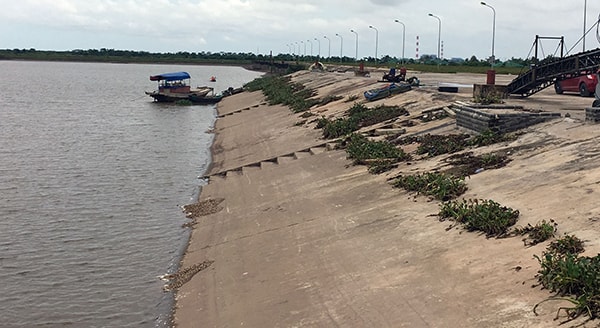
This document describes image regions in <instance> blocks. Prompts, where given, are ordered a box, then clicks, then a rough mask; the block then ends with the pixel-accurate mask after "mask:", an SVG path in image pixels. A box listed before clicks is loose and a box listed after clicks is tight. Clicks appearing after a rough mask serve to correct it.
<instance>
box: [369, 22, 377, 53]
mask: <svg viewBox="0 0 600 328" xmlns="http://www.w3.org/2000/svg"><path fill="white" fill-rule="evenodd" d="M369 28H372V29H374V30H375V62H377V47H378V43H379V30H377V29H376V28H375V27H374V26H373V25H369Z"/></svg>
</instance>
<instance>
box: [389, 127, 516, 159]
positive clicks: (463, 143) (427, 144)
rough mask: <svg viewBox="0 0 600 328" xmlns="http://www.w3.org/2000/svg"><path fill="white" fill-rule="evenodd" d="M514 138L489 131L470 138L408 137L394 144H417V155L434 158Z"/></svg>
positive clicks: (464, 135)
mask: <svg viewBox="0 0 600 328" xmlns="http://www.w3.org/2000/svg"><path fill="white" fill-rule="evenodd" d="M513 139H514V138H513V137H512V136H509V135H505V134H498V133H495V132H493V131H491V130H487V131H485V132H482V133H481V134H478V135H476V136H474V137H471V136H470V135H469V134H466V133H460V134H448V135H432V134H425V135H422V136H408V137H404V138H400V139H397V140H396V141H395V142H394V143H396V144H401V145H405V144H411V143H419V147H418V148H417V150H416V153H417V154H418V155H425V154H427V156H429V157H435V156H438V155H442V154H452V153H456V152H459V151H461V150H463V149H466V148H468V147H482V146H488V145H491V144H494V143H498V142H501V141H509V140H513Z"/></svg>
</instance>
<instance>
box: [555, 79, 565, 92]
mask: <svg viewBox="0 0 600 328" xmlns="http://www.w3.org/2000/svg"><path fill="white" fill-rule="evenodd" d="M554 91H555V92H556V94H559V95H562V93H563V89H562V87H561V86H560V83H559V82H558V81H556V82H554Z"/></svg>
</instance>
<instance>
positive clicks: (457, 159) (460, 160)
mask: <svg viewBox="0 0 600 328" xmlns="http://www.w3.org/2000/svg"><path fill="white" fill-rule="evenodd" d="M510 161H511V160H510V158H508V155H506V154H505V153H503V152H492V153H486V154H482V155H478V156H476V155H473V152H466V153H460V154H454V155H451V156H449V157H448V158H446V159H445V162H447V163H449V164H451V165H452V167H451V168H449V169H447V170H446V171H445V172H446V173H449V174H453V175H456V176H462V177H464V176H470V175H471V174H475V173H479V172H481V171H482V170H489V169H498V168H501V167H504V166H505V165H506V164H508V163H509V162H510Z"/></svg>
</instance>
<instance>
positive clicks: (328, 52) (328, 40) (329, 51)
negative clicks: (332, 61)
mask: <svg viewBox="0 0 600 328" xmlns="http://www.w3.org/2000/svg"><path fill="white" fill-rule="evenodd" d="M323 38H325V39H327V42H328V43H329V47H328V49H329V50H327V60H329V58H331V39H329V38H328V37H327V35H325V36H324V37H323Z"/></svg>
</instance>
